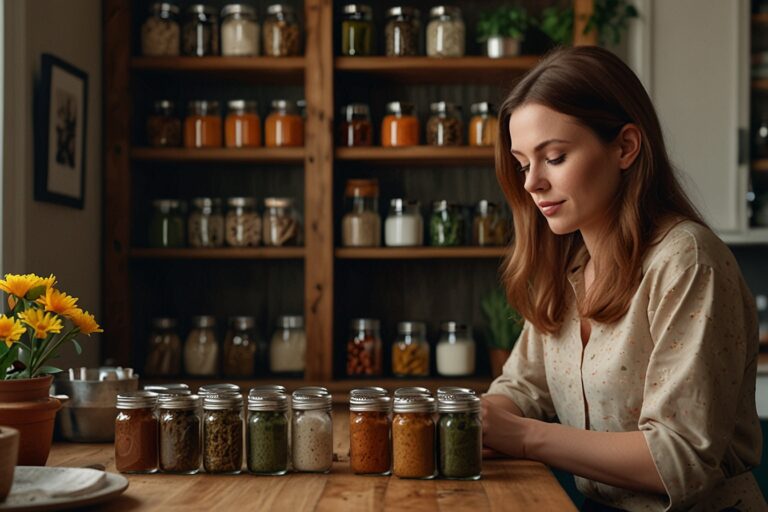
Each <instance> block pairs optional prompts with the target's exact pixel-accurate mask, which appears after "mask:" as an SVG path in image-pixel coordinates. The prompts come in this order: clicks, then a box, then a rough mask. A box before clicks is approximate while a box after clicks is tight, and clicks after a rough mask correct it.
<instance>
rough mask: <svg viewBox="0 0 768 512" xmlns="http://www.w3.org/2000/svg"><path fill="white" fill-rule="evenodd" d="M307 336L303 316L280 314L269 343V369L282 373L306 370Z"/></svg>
mask: <svg viewBox="0 0 768 512" xmlns="http://www.w3.org/2000/svg"><path fill="white" fill-rule="evenodd" d="M306 350H307V336H306V334H305V333H304V317H303V316H279V317H277V327H276V329H275V333H274V334H273V335H272V340H271V341H270V343H269V371H270V372H272V373H282V374H301V373H303V372H304V366H305V357H304V356H305V353H306Z"/></svg>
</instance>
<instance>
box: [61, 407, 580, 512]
mask: <svg viewBox="0 0 768 512" xmlns="http://www.w3.org/2000/svg"><path fill="white" fill-rule="evenodd" d="M334 445H335V446H334V453H336V454H337V455H338V456H339V458H340V459H342V460H344V459H346V457H345V456H344V455H343V454H346V453H347V452H348V447H349V425H348V416H347V413H346V412H344V411H341V410H339V411H335V412H334ZM92 464H101V465H103V466H105V467H106V468H107V471H115V460H114V448H113V446H112V445H111V444H70V443H57V444H55V445H54V447H53V450H52V451H51V455H50V457H49V459H48V465H49V466H68V467H81V466H89V465H92ZM126 476H127V478H128V480H129V481H130V486H129V487H128V489H127V490H126V492H125V493H124V494H123V495H122V496H120V497H119V498H117V499H115V500H113V501H111V502H109V507H108V510H141V511H145V510H162V511H179V512H181V511H184V512H188V511H189V510H225V511H226V510H231V511H238V512H239V511H240V510H260V511H267V510H279V511H282V510H285V511H291V512H292V511H304V510H314V511H329V512H339V511H343V510H350V511H355V512H358V511H359V512H365V511H380V510H397V511H400V510H419V511H432V510H449V511H453V510H456V511H462V510H471V511H473V512H481V511H486V510H489V511H490V510H504V511H530V510H547V511H548V510H554V511H558V512H559V511H565V512H567V511H575V510H576V508H575V507H574V505H573V503H572V502H571V500H570V499H569V498H568V496H567V495H566V494H565V492H564V491H563V489H562V487H560V484H559V483H558V482H557V480H556V479H555V477H554V476H553V475H552V473H551V472H550V471H549V469H547V467H546V466H544V465H543V464H540V463H538V462H532V461H521V460H492V461H486V462H484V463H483V478H482V479H481V480H479V481H475V482H462V481H455V480H430V481H424V480H400V479H399V478H396V477H365V476H356V475H353V474H352V473H351V472H350V470H349V464H348V462H335V463H334V465H333V470H332V471H331V473H330V474H327V475H317V474H302V473H291V474H288V475H285V476H279V477H262V476H252V475H248V474H241V475H231V476H214V475H206V474H203V473H200V474H197V475H185V476H180V475H161V474H154V475H126ZM105 508H107V507H105Z"/></svg>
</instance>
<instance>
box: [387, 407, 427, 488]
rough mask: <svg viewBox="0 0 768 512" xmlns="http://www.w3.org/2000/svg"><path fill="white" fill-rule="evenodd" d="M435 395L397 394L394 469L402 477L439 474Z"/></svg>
mask: <svg viewBox="0 0 768 512" xmlns="http://www.w3.org/2000/svg"><path fill="white" fill-rule="evenodd" d="M435 411H436V408H435V399H434V398H433V397H431V396H429V395H417V394H412V395H401V396H395V405H394V417H393V419H392V454H393V457H392V458H393V465H392V472H393V473H394V475H395V476H397V477H400V478H420V479H429V478H434V477H435V473H436V471H435V421H434V419H433V418H432V414H433V413H434V412H435Z"/></svg>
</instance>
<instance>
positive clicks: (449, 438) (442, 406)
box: [437, 393, 483, 480]
mask: <svg viewBox="0 0 768 512" xmlns="http://www.w3.org/2000/svg"><path fill="white" fill-rule="evenodd" d="M437 407H438V412H439V413H440V421H439V424H438V425H439V426H438V439H439V445H440V448H439V451H438V453H439V462H438V465H439V469H440V475H441V476H443V477H445V478H452V479H457V480H478V479H479V478H480V473H481V471H482V465H483V456H482V453H483V423H482V420H481V419H480V399H479V398H478V397H476V396H474V395H473V394H466V393H456V394H447V395H443V396H441V397H439V398H438V406H437Z"/></svg>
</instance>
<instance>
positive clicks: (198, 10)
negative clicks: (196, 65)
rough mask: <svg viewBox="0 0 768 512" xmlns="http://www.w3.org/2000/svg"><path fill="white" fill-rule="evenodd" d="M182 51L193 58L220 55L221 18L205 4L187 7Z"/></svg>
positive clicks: (182, 36)
mask: <svg viewBox="0 0 768 512" xmlns="http://www.w3.org/2000/svg"><path fill="white" fill-rule="evenodd" d="M181 51H182V53H183V54H184V55H191V56H193V57H208V56H211V55H218V54H219V16H218V14H217V13H216V9H214V8H213V7H211V6H209V5H205V4H192V5H190V6H189V7H187V10H186V12H185V16H184V27H183V29H182V35H181Z"/></svg>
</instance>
